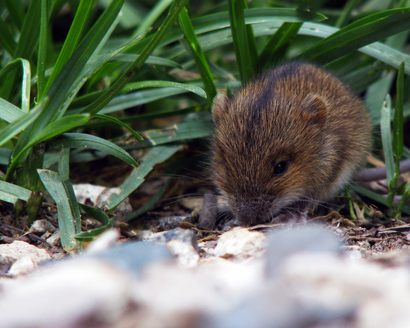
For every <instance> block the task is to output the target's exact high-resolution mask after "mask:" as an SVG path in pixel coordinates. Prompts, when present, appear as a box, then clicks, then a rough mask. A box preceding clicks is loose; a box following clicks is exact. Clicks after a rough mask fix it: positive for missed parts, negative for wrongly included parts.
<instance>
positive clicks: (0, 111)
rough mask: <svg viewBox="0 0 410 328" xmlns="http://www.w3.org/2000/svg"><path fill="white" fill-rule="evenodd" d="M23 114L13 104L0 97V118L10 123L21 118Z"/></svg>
mask: <svg viewBox="0 0 410 328" xmlns="http://www.w3.org/2000/svg"><path fill="white" fill-rule="evenodd" d="M24 114H25V113H24V112H23V111H22V110H21V109H20V108H18V107H16V106H14V105H13V104H11V103H9V102H8V101H6V100H4V99H3V98H0V118H1V119H2V120H5V121H7V122H9V123H12V122H15V121H17V120H19V119H21V118H22V117H23V116H24Z"/></svg>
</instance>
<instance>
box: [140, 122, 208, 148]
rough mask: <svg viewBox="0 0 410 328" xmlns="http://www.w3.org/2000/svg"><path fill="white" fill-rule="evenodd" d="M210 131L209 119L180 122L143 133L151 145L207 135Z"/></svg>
mask: <svg viewBox="0 0 410 328" xmlns="http://www.w3.org/2000/svg"><path fill="white" fill-rule="evenodd" d="M211 132H212V122H211V120H198V121H191V122H182V123H179V124H176V125H174V126H171V127H168V128H165V129H155V130H148V131H145V132H144V133H143V136H144V137H145V138H146V139H147V142H149V143H151V145H153V146H157V145H161V144H165V143H170V142H177V141H183V140H192V139H198V138H204V137H208V136H209V135H210V134H211Z"/></svg>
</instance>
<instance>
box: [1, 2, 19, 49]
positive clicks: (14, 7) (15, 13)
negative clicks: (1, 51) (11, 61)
mask: <svg viewBox="0 0 410 328" xmlns="http://www.w3.org/2000/svg"><path fill="white" fill-rule="evenodd" d="M3 2H4V4H5V5H6V7H7V10H8V11H9V13H10V16H11V19H12V20H13V23H14V24H15V25H16V27H17V29H18V30H19V31H20V30H21V27H22V26H23V21H24V4H23V2H22V0H4V1H3ZM0 44H3V43H2V42H0ZM10 54H12V53H10Z"/></svg>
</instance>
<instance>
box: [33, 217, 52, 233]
mask: <svg viewBox="0 0 410 328" xmlns="http://www.w3.org/2000/svg"><path fill="white" fill-rule="evenodd" d="M56 230H57V229H56V228H55V227H54V226H53V225H52V224H51V223H50V222H49V221H48V220H46V219H44V220H36V221H34V222H33V224H32V225H31V228H30V232H32V233H35V234H39V235H40V234H43V233H45V232H55V231H56Z"/></svg>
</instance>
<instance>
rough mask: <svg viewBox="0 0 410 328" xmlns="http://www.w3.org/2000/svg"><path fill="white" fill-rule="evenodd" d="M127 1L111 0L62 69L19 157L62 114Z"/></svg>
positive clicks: (22, 143) (22, 141)
mask: <svg viewBox="0 0 410 328" xmlns="http://www.w3.org/2000/svg"><path fill="white" fill-rule="evenodd" d="M124 1H125V0H117V1H112V2H111V4H110V6H109V7H108V8H107V9H106V10H105V11H104V13H103V14H102V15H101V16H100V18H99V19H98V21H97V22H96V24H95V25H94V26H93V27H92V29H91V30H90V32H89V33H88V34H87V36H86V37H85V39H84V40H83V41H82V42H81V44H80V46H79V47H78V48H77V50H76V51H75V52H74V54H73V55H72V56H71V58H70V60H69V61H68V62H67V64H66V65H65V66H64V68H63V69H62V70H61V72H60V74H59V75H58V76H57V78H56V80H55V81H54V83H53V84H52V85H51V87H50V89H49V90H48V92H47V95H48V96H49V98H50V103H49V104H48V106H47V107H46V108H45V110H44V111H43V113H42V114H41V116H40V118H39V119H38V120H37V121H36V122H35V124H34V125H31V126H30V127H29V128H27V129H26V130H25V131H24V132H23V134H22V135H21V137H20V139H19V141H18V143H17V145H16V148H15V150H14V155H15V156H16V154H18V153H20V152H21V150H22V149H23V148H25V147H26V145H27V144H28V143H29V142H30V140H31V139H32V138H33V137H34V136H35V135H36V134H37V133H39V131H41V130H42V129H43V128H44V127H45V126H46V125H47V123H48V122H49V121H50V120H51V121H52V120H53V117H58V116H59V110H60V108H61V107H60V106H61V104H62V103H64V102H65V101H66V99H67V92H68V91H69V90H70V89H71V88H72V87H73V82H74V81H75V80H76V79H77V77H78V75H79V74H80V72H81V71H82V69H83V68H84V66H85V64H86V63H87V61H88V59H89V58H90V56H91V55H92V54H93V52H94V51H95V50H96V48H97V47H98V45H99V44H100V42H101V40H102V39H103V38H104V36H105V35H106V33H107V32H108V31H109V29H110V26H111V25H112V23H113V22H114V21H115V20H116V18H117V16H118V13H119V11H120V10H121V7H122V4H123V2H124Z"/></svg>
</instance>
